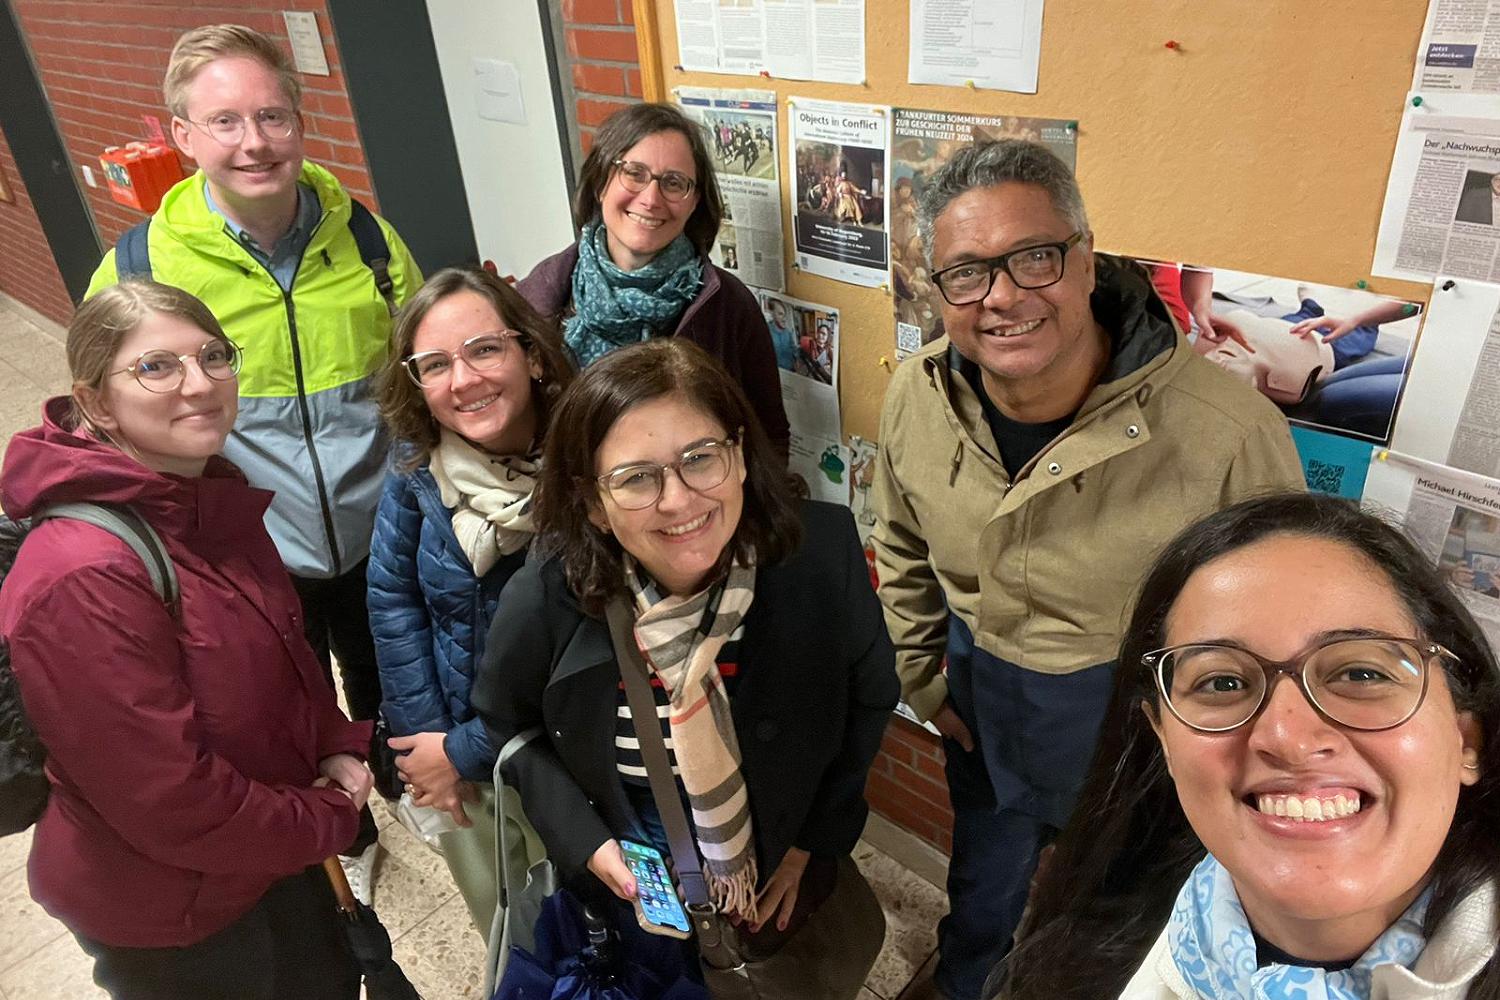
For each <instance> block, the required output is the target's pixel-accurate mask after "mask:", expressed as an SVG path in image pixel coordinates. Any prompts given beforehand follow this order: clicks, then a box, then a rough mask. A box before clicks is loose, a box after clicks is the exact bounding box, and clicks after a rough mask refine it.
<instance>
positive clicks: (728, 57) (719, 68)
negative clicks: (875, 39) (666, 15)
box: [673, 0, 865, 83]
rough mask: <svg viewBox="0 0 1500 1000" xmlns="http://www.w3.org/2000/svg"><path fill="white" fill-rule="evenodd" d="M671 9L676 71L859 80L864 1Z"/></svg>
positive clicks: (736, 1) (695, 0) (705, 2)
mask: <svg viewBox="0 0 1500 1000" xmlns="http://www.w3.org/2000/svg"><path fill="white" fill-rule="evenodd" d="M673 10H674V12H675V13H676V15H677V51H678V56H677V58H678V62H679V63H680V64H681V66H682V68H683V69H686V70H701V71H705V72H709V73H741V74H745V75H748V76H757V75H759V74H760V73H761V72H766V73H769V74H770V75H771V76H773V77H780V78H783V79H788V80H817V81H821V82H826V83H864V82H865V0H674V3H673Z"/></svg>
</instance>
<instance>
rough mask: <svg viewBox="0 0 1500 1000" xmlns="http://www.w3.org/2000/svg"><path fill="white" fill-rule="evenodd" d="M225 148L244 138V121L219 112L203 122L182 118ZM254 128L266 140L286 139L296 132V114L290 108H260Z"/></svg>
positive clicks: (238, 117)
mask: <svg viewBox="0 0 1500 1000" xmlns="http://www.w3.org/2000/svg"><path fill="white" fill-rule="evenodd" d="M183 121H186V122H188V123H189V124H191V125H197V126H198V127H199V128H201V129H203V131H205V132H207V133H208V134H209V135H210V136H212V137H213V138H214V139H216V140H217V141H219V142H221V143H223V144H224V145H226V146H238V145H239V144H240V143H241V142H242V141H243V140H244V138H245V119H244V117H242V116H240V115H237V114H235V113H234V112H233V111H219V112H215V113H214V114H211V115H209V116H208V117H207V118H206V119H204V120H203V121H201V122H200V121H197V120H196V119H193V118H184V119H183ZM255 127H256V128H258V129H259V130H260V134H261V135H263V136H265V137H266V138H267V139H288V138H291V135H292V133H293V132H295V131H297V113H296V112H295V111H292V110H291V109H290V108H261V109H260V110H259V111H257V112H255Z"/></svg>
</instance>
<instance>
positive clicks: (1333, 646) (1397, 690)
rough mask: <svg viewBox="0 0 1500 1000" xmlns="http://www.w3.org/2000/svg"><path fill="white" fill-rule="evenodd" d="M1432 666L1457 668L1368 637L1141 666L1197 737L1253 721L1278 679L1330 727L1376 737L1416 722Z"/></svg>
mask: <svg viewBox="0 0 1500 1000" xmlns="http://www.w3.org/2000/svg"><path fill="white" fill-rule="evenodd" d="M1434 659H1447V660H1452V661H1454V662H1458V657H1457V656H1455V655H1454V654H1453V653H1452V652H1450V651H1449V650H1448V649H1447V648H1445V647H1444V646H1442V645H1439V644H1438V643H1435V642H1428V641H1427V640H1425V639H1406V638H1400V637H1397V636H1386V635H1369V636H1345V637H1340V638H1336V639H1330V640H1328V641H1327V642H1323V643H1321V644H1319V645H1317V646H1315V647H1314V648H1312V649H1310V650H1308V651H1307V652H1306V653H1303V654H1302V655H1301V656H1296V657H1293V658H1292V659H1290V660H1270V659H1267V658H1266V657H1264V656H1261V655H1260V654H1258V653H1253V652H1251V651H1250V650H1248V649H1245V648H1244V647H1242V646H1232V645H1228V644H1224V643H1185V644H1183V645H1179V646H1169V647H1167V648H1165V649H1158V650H1154V651H1153V652H1150V653H1147V654H1146V655H1144V656H1142V657H1141V663H1142V665H1144V666H1146V667H1149V668H1151V669H1152V670H1153V671H1154V673H1155V675H1156V688H1157V691H1158V692H1160V694H1161V697H1162V701H1163V702H1164V703H1165V704H1166V706H1167V710H1168V711H1170V712H1171V713H1172V714H1173V715H1174V716H1176V717H1177V719H1178V721H1180V722H1182V724H1183V725H1185V726H1188V727H1190V728H1192V729H1196V730H1198V731H1199V732H1204V733H1225V732H1229V731H1230V730H1232V729H1238V728H1239V727H1240V726H1243V725H1244V724H1245V723H1247V722H1249V721H1250V720H1251V719H1253V718H1255V717H1256V716H1257V715H1259V714H1260V712H1261V710H1262V709H1263V708H1265V706H1266V703H1267V702H1269V701H1270V700H1271V691H1272V689H1273V688H1274V687H1275V685H1276V679H1277V678H1278V677H1279V676H1280V675H1281V674H1286V675H1287V676H1289V677H1291V678H1292V679H1293V680H1294V681H1295V682H1296V684H1297V687H1298V689H1299V690H1301V692H1302V696H1303V697H1304V698H1306V699H1307V701H1308V703H1309V704H1311V705H1312V707H1313V708H1314V709H1315V710H1316V711H1317V712H1318V714H1319V715H1321V716H1323V717H1324V718H1325V719H1328V720H1329V721H1330V722H1334V723H1337V724H1338V725H1340V726H1344V727H1347V728H1349V729H1357V730H1362V731H1365V732H1380V731H1382V730H1386V729H1395V728H1396V727H1397V726H1399V725H1402V724H1403V723H1405V722H1406V721H1407V720H1408V719H1410V718H1411V717H1412V716H1413V715H1416V714H1417V709H1419V708H1421V707H1422V701H1423V699H1425V698H1426V696H1427V684H1428V677H1429V675H1430V668H1429V664H1430V663H1431V661H1432V660H1434Z"/></svg>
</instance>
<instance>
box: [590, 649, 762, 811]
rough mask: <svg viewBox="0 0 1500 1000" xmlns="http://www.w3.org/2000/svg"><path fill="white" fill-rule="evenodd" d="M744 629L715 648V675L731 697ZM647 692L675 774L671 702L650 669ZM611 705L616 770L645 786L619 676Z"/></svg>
mask: <svg viewBox="0 0 1500 1000" xmlns="http://www.w3.org/2000/svg"><path fill="white" fill-rule="evenodd" d="M744 631H745V627H744V626H743V625H741V626H740V627H739V628H738V629H736V630H735V632H734V634H733V635H731V636H730V637H729V640H728V641H727V642H725V643H724V646H723V648H722V649H720V650H719V661H718V665H719V676H720V677H722V678H724V688H725V690H726V691H728V692H729V696H730V697H731V698H733V697H734V688H735V682H736V681H737V680H738V679H739V674H740V665H739V648H740V638H741V637H742V636H743V634H744ZM651 696H652V698H654V699H655V701H656V717H657V720H658V722H659V724H660V725H661V737H662V741H663V742H664V743H666V745H667V760H669V761H670V762H671V764H672V776H673V777H674V778H675V777H678V775H679V774H680V773H681V772H680V771H679V770H678V768H677V752H676V750H674V749H673V747H672V727H671V721H670V719H669V718H668V717H669V715H670V713H671V705H670V703H669V702H668V701H667V690H666V688H664V687H662V685H661V680H660V679H659V678H657V676H656V675H655V674H654V673H653V674H652V675H651ZM615 706H616V707H615V767H616V769H617V770H618V771H619V772H620V778H621V780H623V781H626V782H628V783H630V784H632V785H639V786H641V787H642V788H649V787H650V785H651V782H650V781H649V780H648V779H647V777H646V766H645V762H644V761H642V760H641V742H640V740H639V739H638V738H637V737H636V733H635V720H634V719H633V718H631V715H630V704H629V701H628V699H627V698H626V697H625V682H624V681H623V680H622V681H620V683H619V686H618V694H617V695H616V700H615ZM679 781H680V779H679Z"/></svg>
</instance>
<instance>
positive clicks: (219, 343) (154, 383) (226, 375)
mask: <svg viewBox="0 0 1500 1000" xmlns="http://www.w3.org/2000/svg"><path fill="white" fill-rule="evenodd" d="M242 359H243V353H242V352H241V351H240V348H239V345H237V344H235V343H234V341H232V340H218V339H215V340H210V341H208V342H206V343H205V344H204V345H203V346H202V347H200V348H198V351H197V353H195V354H182V355H177V354H173V353H172V352H171V351H166V350H154V351H143V352H142V353H141V355H140V357H138V358H136V361H135V364H133V365H128V366H126V367H124V368H117V369H116V370H114V371H112V372H110V374H111V375H124V374H125V373H126V372H129V373H130V374H131V375H134V376H135V380H136V381H137V382H139V383H140V384H141V387H142V388H145V389H149V390H150V391H152V392H172V391H174V390H176V389H177V387H178V386H180V385H182V380H183V379H184V378H186V377H187V363H188V362H189V361H194V362H197V365H198V370H199V371H201V372H202V373H203V374H204V375H206V376H207V377H208V378H211V379H213V380H214V381H215V382H228V381H229V380H230V379H232V378H234V377H235V375H237V374H239V370H240V361H241V360H242Z"/></svg>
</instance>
